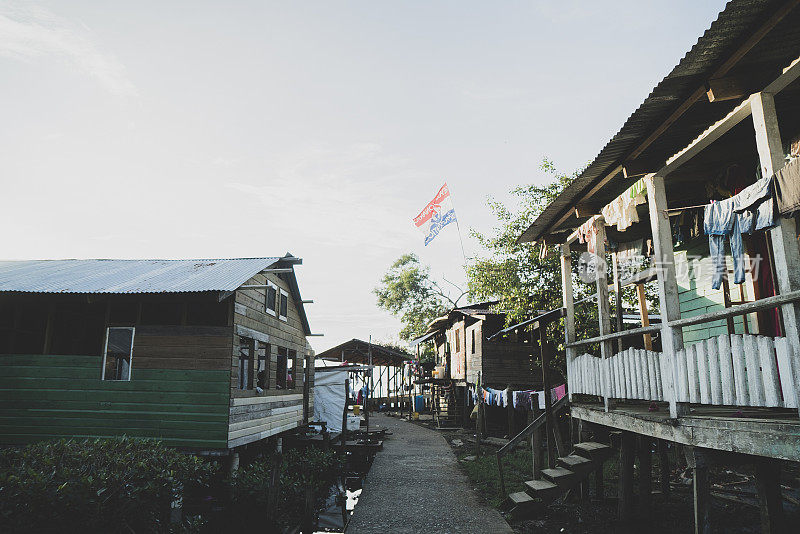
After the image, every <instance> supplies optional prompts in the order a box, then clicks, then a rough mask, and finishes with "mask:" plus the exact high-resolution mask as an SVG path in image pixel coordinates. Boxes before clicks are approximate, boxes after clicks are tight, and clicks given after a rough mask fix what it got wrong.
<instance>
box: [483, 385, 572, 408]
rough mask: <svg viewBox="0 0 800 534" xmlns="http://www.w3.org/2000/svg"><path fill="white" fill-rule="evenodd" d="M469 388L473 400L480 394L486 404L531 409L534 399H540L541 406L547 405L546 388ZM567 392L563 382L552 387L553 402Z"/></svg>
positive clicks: (539, 404)
mask: <svg viewBox="0 0 800 534" xmlns="http://www.w3.org/2000/svg"><path fill="white" fill-rule="evenodd" d="M469 389H470V393H471V394H472V400H473V402H477V401H478V395H480V396H481V398H482V399H483V402H484V403H485V404H489V405H492V406H500V407H508V406H509V405H511V406H513V407H514V408H515V409H517V410H531V409H532V407H533V401H534V399H538V406H539V408H541V409H544V407H545V398H544V390H541V391H534V390H527V391H512V390H511V389H492V388H483V387H481V388H477V387H475V386H470V388H469ZM566 394H567V385H566V384H561V385H560V386H556V387H554V388H551V389H550V398H551V401H552V402H556V401H558V400H559V399H561V398H562V397H563V396H565V395H566Z"/></svg>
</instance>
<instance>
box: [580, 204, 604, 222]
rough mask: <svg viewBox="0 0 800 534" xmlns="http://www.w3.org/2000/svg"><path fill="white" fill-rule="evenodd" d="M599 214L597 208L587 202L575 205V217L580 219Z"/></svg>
mask: <svg viewBox="0 0 800 534" xmlns="http://www.w3.org/2000/svg"><path fill="white" fill-rule="evenodd" d="M599 213H600V210H599V209H597V206H595V205H594V204H589V203H588V202H581V203H579V204H576V205H575V217H578V218H582V217H592V216H593V215H597V214H599Z"/></svg>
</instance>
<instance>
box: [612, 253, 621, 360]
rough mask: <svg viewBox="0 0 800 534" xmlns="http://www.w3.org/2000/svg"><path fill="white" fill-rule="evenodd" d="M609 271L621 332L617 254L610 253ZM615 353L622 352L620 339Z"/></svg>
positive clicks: (618, 330) (618, 326) (618, 325)
mask: <svg viewBox="0 0 800 534" xmlns="http://www.w3.org/2000/svg"><path fill="white" fill-rule="evenodd" d="M611 270H612V272H613V274H614V307H615V308H616V313H615V315H616V319H617V332H622V280H620V277H619V262H618V261H617V253H616V252H612V253H611ZM617 352H622V338H619V339H618V340H617Z"/></svg>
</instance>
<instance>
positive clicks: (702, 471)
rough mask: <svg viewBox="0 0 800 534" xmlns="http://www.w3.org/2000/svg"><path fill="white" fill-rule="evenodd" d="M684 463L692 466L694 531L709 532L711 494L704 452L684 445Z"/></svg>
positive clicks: (698, 532)
mask: <svg viewBox="0 0 800 534" xmlns="http://www.w3.org/2000/svg"><path fill="white" fill-rule="evenodd" d="M684 455H685V456H686V463H687V464H688V466H689V467H691V468H692V478H693V484H692V486H693V490H694V532H695V534H711V495H710V486H709V483H708V463H707V461H706V457H705V454H704V453H703V452H702V451H701V450H699V449H696V448H695V447H688V446H687V447H684Z"/></svg>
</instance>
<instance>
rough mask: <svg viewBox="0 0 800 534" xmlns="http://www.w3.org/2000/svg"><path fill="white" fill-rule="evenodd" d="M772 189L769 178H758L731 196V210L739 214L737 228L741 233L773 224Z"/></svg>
mask: <svg viewBox="0 0 800 534" xmlns="http://www.w3.org/2000/svg"><path fill="white" fill-rule="evenodd" d="M772 189H773V188H772V179H771V178H768V177H764V178H759V179H758V180H757V181H756V183H754V184H752V185H749V186H747V187H745V188H744V189H742V191H741V192H740V193H739V194H738V195H736V196H734V197H733V198H732V200H733V210H734V211H735V212H737V213H739V214H740V217H739V230H740V231H741V232H742V233H743V234H750V233H752V232H753V231H755V230H765V229H767V228H772V227H773V226H775V209H774V207H775V203H774V202H773V195H772Z"/></svg>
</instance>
